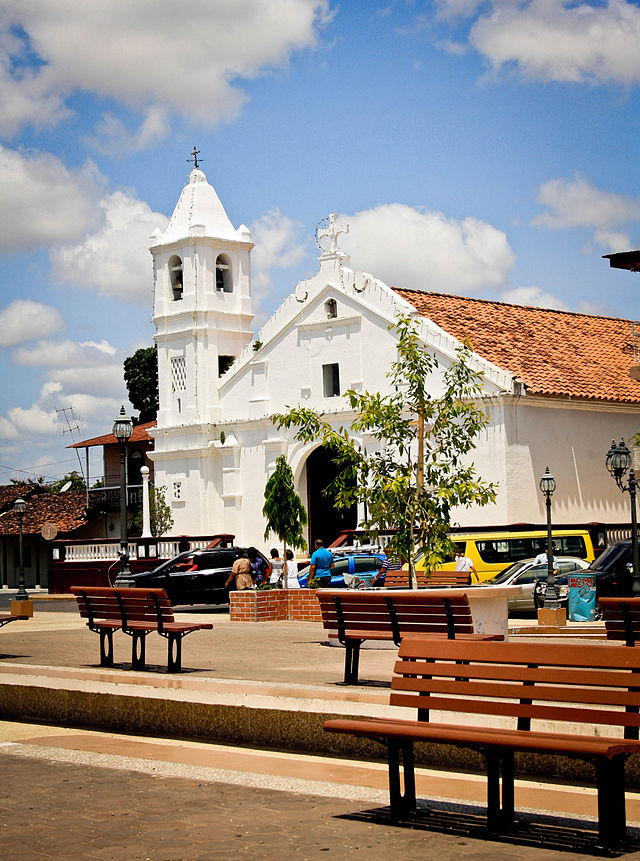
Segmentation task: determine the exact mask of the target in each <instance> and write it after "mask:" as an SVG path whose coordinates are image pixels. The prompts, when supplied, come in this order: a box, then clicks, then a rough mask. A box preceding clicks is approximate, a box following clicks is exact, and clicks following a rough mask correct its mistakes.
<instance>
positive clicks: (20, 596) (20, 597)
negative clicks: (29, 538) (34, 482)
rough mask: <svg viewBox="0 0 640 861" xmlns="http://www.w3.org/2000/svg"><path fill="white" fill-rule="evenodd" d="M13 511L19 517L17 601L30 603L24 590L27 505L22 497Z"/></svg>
mask: <svg viewBox="0 0 640 861" xmlns="http://www.w3.org/2000/svg"><path fill="white" fill-rule="evenodd" d="M13 510H14V511H15V513H16V514H17V515H18V593H17V595H16V601H28V600H29V595H28V594H27V590H26V589H25V588H24V551H23V546H22V518H23V517H24V513H25V511H26V510H27V503H26V502H25V501H24V499H22V497H20V498H19V499H16V501H15V502H14V503H13Z"/></svg>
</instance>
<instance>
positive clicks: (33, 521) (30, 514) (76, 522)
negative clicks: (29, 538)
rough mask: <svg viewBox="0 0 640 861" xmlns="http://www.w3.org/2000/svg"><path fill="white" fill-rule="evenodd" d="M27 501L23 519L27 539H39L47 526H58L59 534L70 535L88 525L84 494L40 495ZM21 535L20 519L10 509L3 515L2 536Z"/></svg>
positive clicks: (77, 492)
mask: <svg viewBox="0 0 640 861" xmlns="http://www.w3.org/2000/svg"><path fill="white" fill-rule="evenodd" d="M2 489H3V488H0V490H2ZM24 498H25V501H26V503H27V508H26V510H25V513H24V515H23V518H22V531H23V533H24V534H25V535H35V534H36V533H38V532H40V530H41V529H42V526H43V525H44V524H45V523H54V524H55V525H56V527H57V529H58V533H59V534H66V533H69V532H73V531H74V530H75V529H78V528H79V527H80V526H84V524H85V523H86V522H87V517H86V511H85V509H86V504H87V497H86V494H85V492H84V491H83V490H67V491H66V492H65V493H47V492H45V493H37V494H33V495H32V496H30V497H28V498H27V497H26V496H25V497H24ZM17 534H18V515H17V514H16V513H15V511H13V508H9V509H8V510H7V511H5V512H4V513H2V514H0V535H17Z"/></svg>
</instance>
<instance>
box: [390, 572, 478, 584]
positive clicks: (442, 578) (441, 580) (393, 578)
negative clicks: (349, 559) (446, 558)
mask: <svg viewBox="0 0 640 861" xmlns="http://www.w3.org/2000/svg"><path fill="white" fill-rule="evenodd" d="M416 579H417V581H418V588H419V589H420V588H424V587H428V586H435V587H441V586H469V585H471V575H470V574H469V572H468V571H431V572H430V573H429V574H427V572H426V571H416ZM384 585H385V588H386V589H409V588H410V585H409V571H408V570H406V571H405V570H401V571H387V573H386V575H385V578H384Z"/></svg>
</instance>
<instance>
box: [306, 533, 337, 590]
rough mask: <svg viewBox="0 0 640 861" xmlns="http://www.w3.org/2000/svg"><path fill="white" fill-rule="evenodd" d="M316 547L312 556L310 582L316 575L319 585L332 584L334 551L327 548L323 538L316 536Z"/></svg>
mask: <svg viewBox="0 0 640 861" xmlns="http://www.w3.org/2000/svg"><path fill="white" fill-rule="evenodd" d="M315 546H316V549H315V550H314V552H313V554H312V556H311V565H310V566H309V583H311V581H312V580H313V578H314V577H315V578H316V580H317V581H318V586H319V587H321V588H322V587H326V586H331V569H332V568H333V567H334V566H333V553H332V552H331V551H330V550H327V549H326V547H325V546H324V542H323V541H322V539H321V538H316V545H315Z"/></svg>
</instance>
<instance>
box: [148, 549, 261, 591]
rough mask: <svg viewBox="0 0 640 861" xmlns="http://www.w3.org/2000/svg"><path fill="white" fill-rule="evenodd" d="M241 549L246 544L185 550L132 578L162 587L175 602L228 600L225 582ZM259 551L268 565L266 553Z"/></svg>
mask: <svg viewBox="0 0 640 861" xmlns="http://www.w3.org/2000/svg"><path fill="white" fill-rule="evenodd" d="M241 552H246V548H239V547H215V548H213V549H206V550H186V551H185V552H184V553H179V554H178V555H177V556H174V558H173V559H169V560H168V561H167V562H163V563H162V565H158V567H157V568H154V569H153V571H145V572H144V573H142V574H134V575H133V576H132V578H131V579H132V580H133V581H134V583H135V585H136V586H141V587H142V586H144V587H146V588H154V589H165V590H166V592H167V595H168V596H169V598H170V600H171V603H172V604H174V605H175V604H227V603H228V602H229V590H228V589H227V588H225V585H224V584H225V583H226V581H227V578H228V576H229V574H230V573H231V567H232V565H233V563H234V562H235V560H236V559H237V558H238V556H239V554H240V553H241ZM259 555H260V556H261V557H262V559H263V560H264V562H265V563H266V565H267V566H268V565H269V562H268V560H267V559H266V557H265V556H263V555H262V553H260V554H259Z"/></svg>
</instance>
